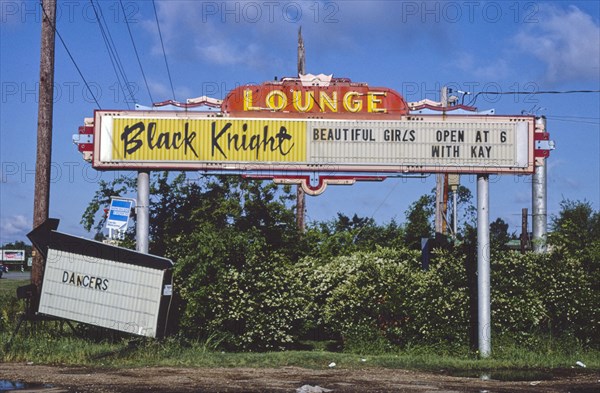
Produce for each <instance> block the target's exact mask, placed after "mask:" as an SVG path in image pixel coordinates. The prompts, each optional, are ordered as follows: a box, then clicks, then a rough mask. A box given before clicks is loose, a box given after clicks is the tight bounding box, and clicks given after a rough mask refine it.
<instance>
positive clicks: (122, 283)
mask: <svg viewBox="0 0 600 393" xmlns="http://www.w3.org/2000/svg"><path fill="white" fill-rule="evenodd" d="M57 227H58V220H56V219H49V220H47V221H46V222H45V223H44V224H42V225H41V226H39V227H37V228H36V229H34V230H33V231H32V232H30V233H29V234H28V235H27V236H28V237H29V239H30V240H31V241H32V243H33V244H34V245H35V247H36V249H38V250H40V252H41V253H42V255H43V256H44V257H45V259H46V264H45V268H44V269H45V270H44V280H43V283H42V291H41V295H40V305H39V312H40V313H41V314H46V315H51V316H55V317H60V318H65V319H70V320H74V321H78V322H84V323H88V324H92V325H96V326H101V327H105V328H109V329H114V330H119V331H123V332H127V333H132V334H137V335H140V336H147V337H161V336H163V335H164V333H165V330H166V323H167V313H168V305H169V302H170V300H171V275H172V267H173V263H172V262H171V261H170V260H169V259H166V258H160V257H157V256H154V255H148V254H142V253H138V252H135V251H132V250H129V249H125V248H120V247H114V246H110V245H108V244H103V243H100V242H96V241H92V240H87V239H83V238H80V237H75V236H71V235H68V234H65V233H61V232H57V231H56V228H57Z"/></svg>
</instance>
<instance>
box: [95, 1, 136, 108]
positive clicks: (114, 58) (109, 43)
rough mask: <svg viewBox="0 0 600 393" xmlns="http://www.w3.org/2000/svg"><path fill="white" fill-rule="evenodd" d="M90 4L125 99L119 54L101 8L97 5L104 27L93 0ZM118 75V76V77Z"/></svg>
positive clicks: (123, 75)
mask: <svg viewBox="0 0 600 393" xmlns="http://www.w3.org/2000/svg"><path fill="white" fill-rule="evenodd" d="M90 4H91V5H92V8H93V9H94V15H95V16H96V21H97V22H98V26H99V27H100V33H101V34H102V39H103V40H104V45H105V46H106V50H107V51H108V57H109V58H110V61H111V64H112V67H113V71H114V72H115V76H116V77H117V82H118V83H119V86H120V87H121V91H122V93H123V96H124V97H127V93H126V92H125V87H127V88H129V82H128V80H127V76H126V75H125V71H124V69H123V65H122V63H121V60H120V58H119V54H118V53H117V50H116V47H115V45H114V41H113V40H112V36H111V35H110V31H109V30H108V25H106V20H105V19H104V15H102V8H100V4H98V9H99V10H100V15H102V20H103V21H104V24H105V25H106V29H105V27H104V26H103V25H102V22H101V21H100V15H98V10H97V9H96V6H95V5H94V2H93V0H90ZM119 74H120V76H119ZM121 79H123V83H121ZM129 92H130V95H131V97H132V98H133V94H132V92H131V90H130V91H129ZM125 103H126V104H127V108H130V106H129V101H128V100H127V99H125Z"/></svg>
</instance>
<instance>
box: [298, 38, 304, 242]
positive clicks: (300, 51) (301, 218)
mask: <svg viewBox="0 0 600 393" xmlns="http://www.w3.org/2000/svg"><path fill="white" fill-rule="evenodd" d="M305 68H306V52H305V51H304V39H303V38H302V27H300V28H299V29H298V77H299V76H300V75H304V74H305V73H306V69H305ZM305 206H306V195H305V194H304V190H303V189H302V187H300V185H298V186H296V226H297V227H298V231H299V232H300V233H304V230H305V229H306V222H305V219H304V211H305V209H306V207H305Z"/></svg>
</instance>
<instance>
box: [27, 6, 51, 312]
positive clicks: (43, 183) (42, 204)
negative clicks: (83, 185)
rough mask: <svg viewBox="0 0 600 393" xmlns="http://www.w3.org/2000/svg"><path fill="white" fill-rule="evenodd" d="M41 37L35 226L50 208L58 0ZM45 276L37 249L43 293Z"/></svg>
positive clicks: (35, 268)
mask: <svg viewBox="0 0 600 393" xmlns="http://www.w3.org/2000/svg"><path fill="white" fill-rule="evenodd" d="M41 6H42V12H41V13H42V38H41V48H40V52H41V54H40V87H39V102H38V123H37V154H36V163H35V190H34V202H33V227H34V228H37V227H38V226H40V225H41V224H42V223H44V222H45V221H46V220H47V219H48V214H49V207H50V170H51V168H50V167H51V162H52V117H53V116H52V115H53V110H54V102H53V91H54V48H55V45H54V43H55V33H54V26H55V25H56V0H43V1H42V4H41ZM43 277H44V258H43V256H42V255H41V254H40V252H39V251H38V250H34V253H33V262H32V266H31V283H32V284H33V285H35V287H36V289H37V291H36V293H37V294H39V293H40V289H41V287H42V279H43ZM32 300H33V303H34V304H32V306H31V307H32V309H33V310H37V307H38V303H39V302H38V300H39V299H37V298H36V299H32Z"/></svg>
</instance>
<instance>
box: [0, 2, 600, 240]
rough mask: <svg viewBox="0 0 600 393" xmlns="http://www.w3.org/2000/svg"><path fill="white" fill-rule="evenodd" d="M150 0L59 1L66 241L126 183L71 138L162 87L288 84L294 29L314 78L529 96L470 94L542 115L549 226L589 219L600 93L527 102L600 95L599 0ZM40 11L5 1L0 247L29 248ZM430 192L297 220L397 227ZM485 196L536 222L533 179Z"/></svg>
mask: <svg viewBox="0 0 600 393" xmlns="http://www.w3.org/2000/svg"><path fill="white" fill-rule="evenodd" d="M154 4H155V8H156V14H155V11H154V7H153V3H152V2H150V1H132V0H122V1H118V0H102V1H93V3H92V2H90V1H66V0H65V1H62V0H59V1H58V7H57V26H56V29H57V32H58V34H59V35H60V38H59V37H57V39H56V59H55V87H54V121H53V124H54V126H53V145H52V149H53V150H52V175H51V195H50V217H55V218H59V219H60V220H61V224H60V227H59V230H61V231H62V232H67V233H70V234H74V235H77V236H84V237H92V236H93V234H90V233H87V232H86V231H85V230H84V229H83V227H82V225H81V224H80V220H81V216H82V214H83V213H84V211H85V208H86V206H87V204H88V202H89V201H90V200H91V198H92V197H93V195H94V192H95V191H96V190H97V189H98V181H100V180H106V181H110V180H112V179H114V178H115V176H118V175H121V174H123V173H115V172H98V171H96V170H95V169H93V168H92V167H91V166H90V164H88V163H86V162H84V161H83V159H82V156H81V154H80V153H79V152H78V151H77V149H76V146H75V145H74V144H73V143H72V135H73V134H76V133H77V129H78V127H79V126H81V125H83V122H84V118H86V117H91V116H92V115H93V113H94V110H95V109H98V108H101V109H129V108H133V106H134V104H135V103H139V104H142V105H150V104H151V102H152V101H154V102H158V101H163V100H167V99H171V98H173V92H174V94H175V98H176V99H177V100H179V101H185V100H186V99H187V98H191V97H198V96H202V95H207V96H211V97H215V98H224V97H225V95H226V94H227V92H228V91H229V90H231V89H233V88H235V87H237V86H239V85H243V84H248V83H261V82H264V81H269V80H273V78H274V77H279V78H281V77H285V76H296V45H297V34H298V29H299V28H300V27H301V28H302V34H303V37H304V43H305V48H306V71H307V72H309V73H313V74H319V73H324V74H333V75H334V77H345V78H350V79H351V80H352V81H354V82H366V83H368V84H369V85H370V86H382V87H388V88H391V89H394V90H396V91H398V92H399V93H400V94H402V95H403V96H404V98H405V99H406V100H407V101H409V102H411V101H418V100H421V99H425V98H428V99H431V100H439V91H440V89H441V87H442V86H449V87H451V88H453V89H454V91H457V90H461V91H465V92H471V93H473V95H470V96H467V97H466V99H465V102H469V101H470V99H471V97H473V96H474V93H477V92H486V91H487V92H502V93H510V92H523V93H525V94H518V95H516V94H515V95H513V94H502V95H490V94H488V95H486V94H481V95H479V96H478V98H477V101H476V102H474V103H473V105H475V106H476V107H477V108H478V109H479V110H486V109H492V108H493V109H495V110H496V113H497V114H503V115H520V114H533V115H537V116H541V115H544V116H546V117H547V119H548V125H547V128H548V131H549V132H550V135H551V139H552V140H554V141H555V143H556V150H554V151H552V153H551V156H550V158H549V159H548V161H547V165H548V190H547V192H548V214H549V217H551V216H552V215H555V214H557V213H558V212H559V211H560V203H561V201H563V200H579V201H588V202H590V203H591V204H592V206H593V207H594V209H596V210H599V209H600V94H598V93H591V94H582V93H580V94H536V93H537V92H541V91H571V90H600V8H599V3H598V2H595V1H551V2H536V1H523V2H520V1H427V2H421V1H316V0H311V1H277V0H273V1H267V0H265V1H204V2H196V1H185V0H177V1H163V0H157V1H155V3H154ZM94 9H96V11H97V12H101V14H102V16H103V18H101V20H103V21H104V22H105V26H106V29H107V30H105V33H106V31H108V32H109V33H110V37H111V39H112V42H113V43H114V48H116V53H117V54H118V56H119V58H120V61H121V64H122V68H123V70H124V74H125V75H126V77H127V80H128V82H129V84H130V86H131V87H132V91H133V96H134V98H133V99H132V98H131V97H126V96H125V94H124V93H123V91H122V89H121V88H120V85H119V78H120V77H119V76H117V75H119V74H117V73H116V72H115V70H114V67H113V64H112V63H111V58H110V56H109V51H108V49H107V47H106V45H105V42H104V40H103V36H102V32H101V28H100V26H99V24H98V22H97V20H96V16H95V13H94ZM41 16H42V11H41V8H40V5H39V2H37V1H9V0H0V81H1V92H0V93H1V96H0V163H1V168H0V176H1V179H0V244H4V243H7V242H12V241H15V240H26V238H25V234H26V233H28V232H29V231H30V230H31V228H32V220H33V206H34V199H33V194H34V172H35V155H36V135H37V110H38V103H37V101H38V100H37V96H38V83H39V82H38V81H39V59H40V34H41ZM156 19H158V23H157V21H156ZM159 28H160V33H161V35H162V43H161V39H160V35H159ZM128 29H129V30H130V31H131V35H132V36H133V42H134V43H135V48H137V51H138V53H139V60H140V62H141V64H142V68H143V71H144V74H145V77H146V80H144V77H143V74H142V71H141V70H140V66H139V64H138V60H137V58H136V55H135V51H134V44H133V43H132V40H131V38H130V34H129V30H128ZM163 46H164V49H165V53H166V59H167V60H166V62H167V64H168V68H167V65H166V64H165V56H164V55H163ZM168 71H170V72H168ZM146 82H147V86H148V87H146ZM171 85H172V86H173V89H172V88H171ZM132 175H134V174H133V173H132ZM188 175H189V176H190V177H191V178H195V177H196V178H197V177H198V175H197V174H195V173H189V174H188ZM461 184H463V185H465V186H466V187H469V188H470V189H471V190H472V192H473V196H474V197H475V196H476V177H475V176H474V175H469V176H462V177H461ZM434 187H435V176H433V175H432V176H428V177H426V178H422V179H402V178H390V179H387V180H385V181H383V182H376V183H372V182H369V183H357V184H355V185H353V186H331V187H328V188H327V190H326V191H325V192H324V193H323V194H322V195H320V196H317V197H307V201H306V207H307V221H308V222H309V223H310V222H315V221H325V220H331V219H334V218H335V217H336V214H337V213H338V212H340V213H343V214H346V215H348V216H351V215H353V214H357V215H359V216H361V217H372V218H374V219H375V220H376V222H378V223H381V224H385V223H388V222H389V221H390V220H392V219H394V220H396V221H397V222H404V221H405V212H406V210H407V209H408V208H409V206H410V204H411V203H412V202H414V201H415V200H417V199H418V198H419V196H421V195H423V194H428V193H430V192H431V190H432V189H433V188H434ZM489 194H490V221H493V220H495V219H496V218H497V217H500V218H502V219H503V220H504V221H506V222H508V223H509V225H510V227H509V230H510V231H511V232H517V233H520V225H521V209H522V208H528V209H529V211H530V212H531V177H530V176H512V175H503V176H491V177H490V189H489ZM474 202H475V200H474ZM549 221H550V219H549Z"/></svg>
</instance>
